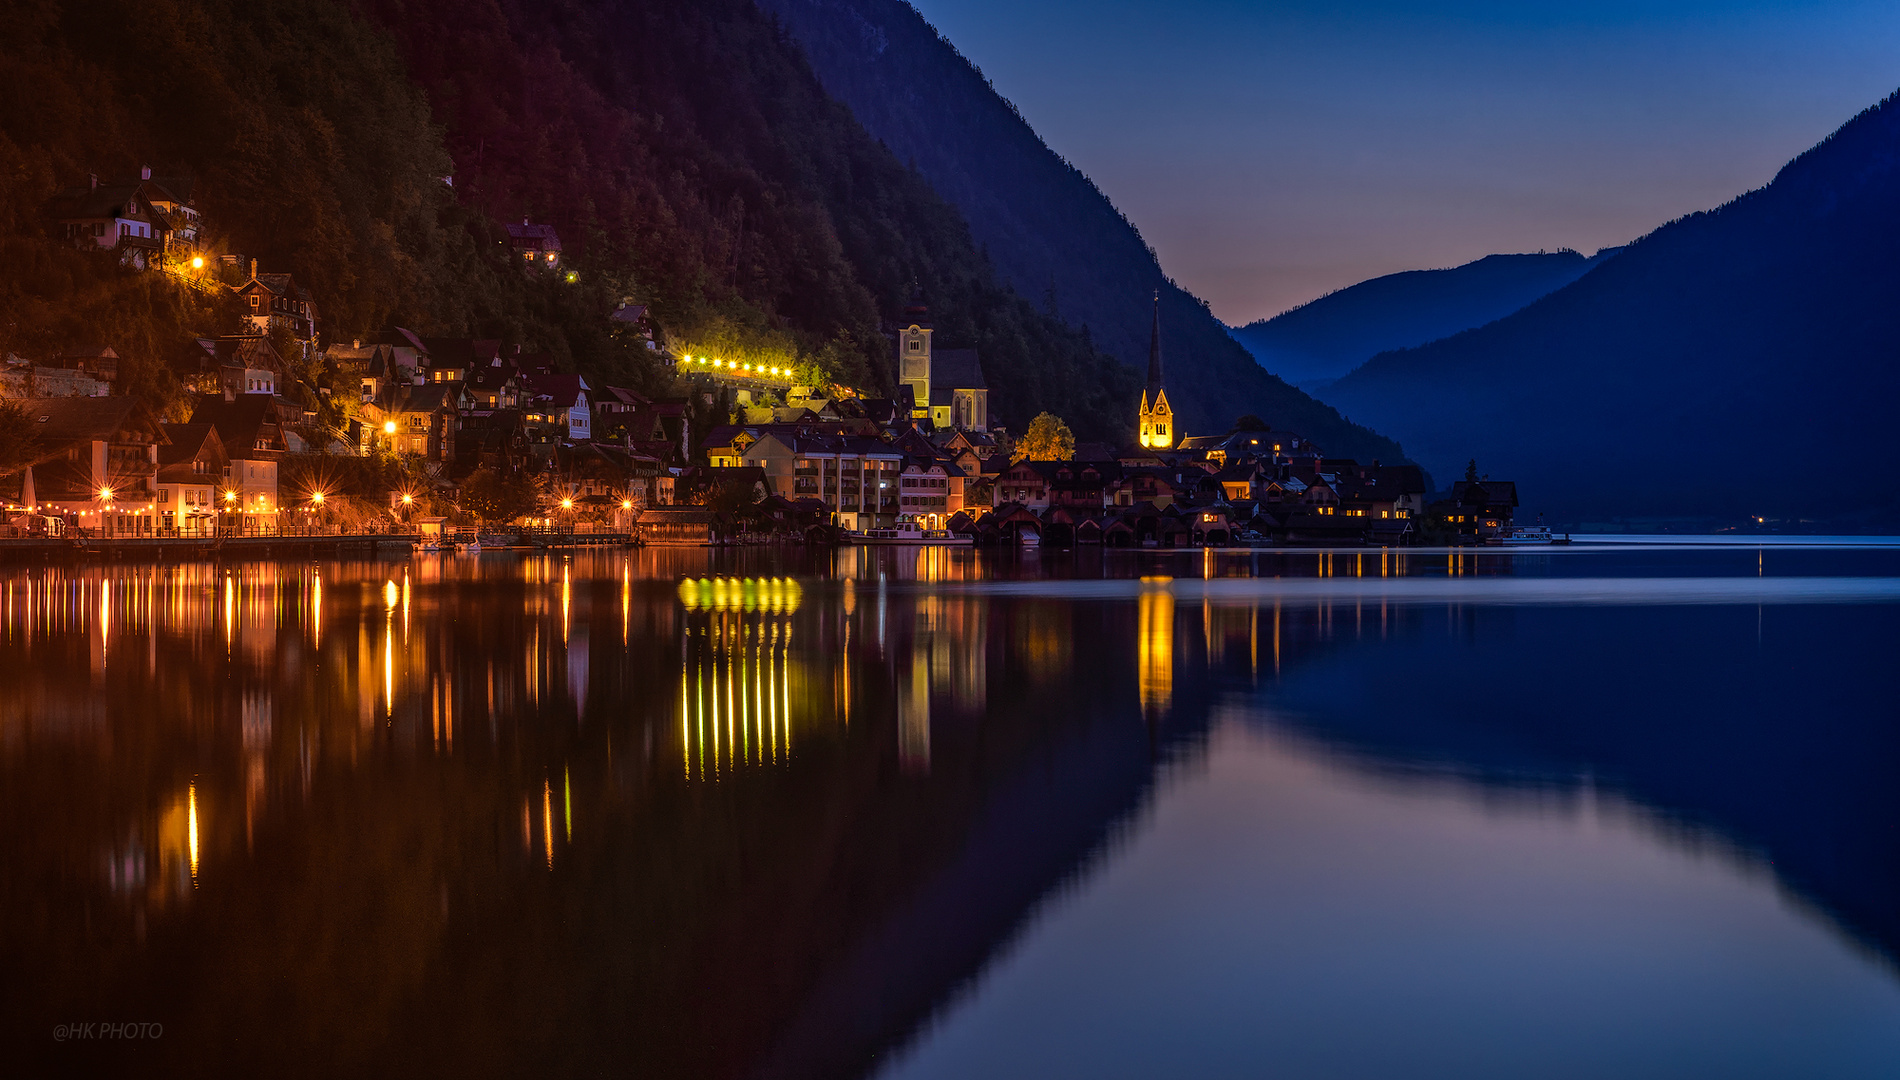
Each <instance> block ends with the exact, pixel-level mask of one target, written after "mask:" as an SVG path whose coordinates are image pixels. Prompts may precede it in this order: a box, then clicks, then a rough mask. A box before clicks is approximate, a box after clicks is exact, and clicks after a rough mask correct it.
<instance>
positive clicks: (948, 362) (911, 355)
mask: <svg viewBox="0 0 1900 1080" xmlns="http://www.w3.org/2000/svg"><path fill="white" fill-rule="evenodd" d="M904 321H905V322H906V323H907V324H908V325H906V326H904V327H902V328H901V329H899V330H898V331H897V385H898V386H899V387H900V388H901V389H903V390H908V391H909V394H910V402H911V407H912V412H911V419H913V420H916V421H919V422H924V421H928V422H929V424H930V426H931V427H932V428H935V429H936V430H938V431H950V430H953V429H954V430H957V431H988V430H989V429H990V390H989V384H988V383H987V382H985V381H984V379H983V364H982V361H981V359H980V358H979V357H978V356H977V354H976V350H975V349H933V347H932V344H931V340H930V337H931V327H930V309H929V308H927V307H925V306H924V302H923V297H922V296H921V295H919V296H915V297H913V298H912V299H911V303H910V307H908V308H906V309H905V311H904Z"/></svg>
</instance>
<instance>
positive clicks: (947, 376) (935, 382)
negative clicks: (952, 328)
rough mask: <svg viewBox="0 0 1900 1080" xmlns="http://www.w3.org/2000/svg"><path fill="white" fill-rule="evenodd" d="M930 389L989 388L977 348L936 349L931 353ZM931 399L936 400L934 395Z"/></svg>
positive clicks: (933, 391)
mask: <svg viewBox="0 0 1900 1080" xmlns="http://www.w3.org/2000/svg"><path fill="white" fill-rule="evenodd" d="M930 389H931V392H932V393H933V394H934V393H935V392H936V391H938V390H946V391H948V390H987V389H989V383H986V382H984V381H983V364H982V361H980V360H979V359H978V358H977V355H976V350H975V349H934V350H932V351H931V354H930ZM931 400H933V401H934V400H936V399H935V398H934V397H933V398H932V399H931Z"/></svg>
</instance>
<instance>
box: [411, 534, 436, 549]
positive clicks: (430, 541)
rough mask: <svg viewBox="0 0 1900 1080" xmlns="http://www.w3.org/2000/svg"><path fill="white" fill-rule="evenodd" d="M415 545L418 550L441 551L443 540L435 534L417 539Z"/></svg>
mask: <svg viewBox="0 0 1900 1080" xmlns="http://www.w3.org/2000/svg"><path fill="white" fill-rule="evenodd" d="M413 546H414V548H415V550H417V551H441V550H442V541H440V540H437V539H436V538H435V537H433V536H425V537H423V538H422V539H420V540H417V541H416V542H415V544H414V545H413Z"/></svg>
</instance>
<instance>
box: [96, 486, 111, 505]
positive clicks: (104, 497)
mask: <svg viewBox="0 0 1900 1080" xmlns="http://www.w3.org/2000/svg"><path fill="white" fill-rule="evenodd" d="M99 501H100V502H111V501H112V489H111V488H109V487H102V488H100V489H99Z"/></svg>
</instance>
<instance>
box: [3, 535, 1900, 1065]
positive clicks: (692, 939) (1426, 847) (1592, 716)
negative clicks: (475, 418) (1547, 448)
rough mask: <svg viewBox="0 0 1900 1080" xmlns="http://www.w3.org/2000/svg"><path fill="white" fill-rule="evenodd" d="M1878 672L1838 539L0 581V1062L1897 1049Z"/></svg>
mask: <svg viewBox="0 0 1900 1080" xmlns="http://www.w3.org/2000/svg"><path fill="white" fill-rule="evenodd" d="M1897 654H1900V548H1896V547H1893V546H1883V545H1847V544H1843V545H1818V546H1815V545H1801V544H1785V543H1784V544H1776V545H1772V546H1761V545H1757V544H1740V545H1728V546H1723V547H1702V546H1693V545H1652V544H1641V543H1632V544H1616V545H1577V546H1573V547H1571V548H1568V549H1561V548H1551V549H1546V550H1537V551H1508V552H1507V551H1469V550H1467V551H1462V552H1445V551H1429V550H1419V551H1406V552H1403V553H1395V552H1386V553H1382V552H1379V551H1376V550H1374V551H1362V550H1342V551H1336V552H1311V551H1309V552H1294V551H1274V552H1242V551H1229V552H1212V553H1204V552H1192V553H1181V554H1173V553H1158V552H1146V553H1139V552H1137V553H1122V552H1110V553H1104V552H1090V551H1084V552H1079V553H1074V554H1064V553H1053V552H1045V553H1026V554H1022V555H1016V554H1013V553H1003V554H994V553H989V552H972V551H967V550H966V551H948V550H940V549H929V550H916V549H911V550H901V549H884V550H858V549H845V550H840V551H836V552H831V551H824V552H810V553H808V552H803V551H798V552H771V551H762V550H746V551H734V552H708V551H698V550H648V551H640V552H596V553H581V554H576V555H574V556H572V557H571V558H565V557H561V556H553V557H544V556H534V557H520V556H514V555H508V554H485V555H481V556H475V557H470V556H417V557H416V558H414V559H403V560H382V561H360V562H321V563H281V562H280V563H241V564H228V565H218V566H213V565H192V566H182V567H180V566H153V565H141V564H133V563H128V564H117V565H111V566H106V567H47V568H19V567H15V568H0V800H3V809H4V812H3V813H0V858H3V859H4V862H3V863H0V865H3V866H4V874H3V876H0V972H4V973H5V974H4V978H0V1010H3V1011H0V1016H3V1019H0V1031H4V1032H5V1033H6V1038H7V1043H6V1046H7V1057H6V1058H5V1059H4V1060H5V1061H7V1062H8V1063H24V1065H25V1066H26V1068H25V1069H24V1071H20V1072H16V1071H15V1069H14V1068H12V1067H8V1066H0V1069H4V1071H6V1072H8V1073H10V1074H13V1075H35V1076H37V1075H43V1074H55V1073H85V1072H91V1071H97V1070H101V1069H105V1068H116V1069H123V1070H127V1071H131V1070H137V1071H138V1072H139V1073H141V1074H145V1075H191V1076H195V1077H206V1076H213V1077H216V1076H260V1075H279V1076H281V1075H298V1076H300V1075H309V1076H349V1075H396V1076H415V1075H427V1076H435V1075H456V1076H458V1077H471V1076H473V1077H480V1076H497V1077H513V1076H521V1075H556V1076H568V1075H634V1076H667V1077H673V1076H682V1077H889V1078H924V1077H929V1078H936V1077H975V1076H986V1077H1039V1078H1043V1077H1090V1078H1095V1077H1154V1076H1169V1075H1173V1076H1197V1077H1199V1076H1206V1077H1229V1076H1231V1077H1258V1076H1274V1077H1289V1078H1308V1077H1313V1078H1318V1077H1327V1078H1332V1077H1379V1078H1389V1077H1407V1078H1413V1077H1462V1078H1471V1077H1524V1076H1537V1077H1591V1078H1597V1077H1605V1076H1616V1077H1682V1076H1721V1077H1764V1078H1765V1077H1787V1076H1803V1077H1863V1076H1864V1077H1892V1076H1894V1075H1900V973H1897V970H1896V965H1895V959H1896V957H1897V956H1900V783H1897V782H1896V781H1900V690H1896V687H1895V685H1894V672H1895V663H1894V659H1895V657H1896V655H1897ZM88 1024H91V1025H94V1026H93V1027H91V1028H88V1027H87V1026H86V1025H88ZM105 1024H134V1025H162V1027H157V1028H154V1027H150V1026H147V1027H141V1028H138V1029H137V1031H138V1032H139V1033H140V1034H139V1037H127V1034H126V1029H110V1030H111V1031H112V1035H111V1037H107V1034H106V1033H107V1031H108V1029H106V1028H103V1027H101V1026H99V1025H105ZM63 1025H70V1027H63ZM61 1035H63V1036H64V1038H63V1039H62V1038H60V1037H59V1036H61Z"/></svg>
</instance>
